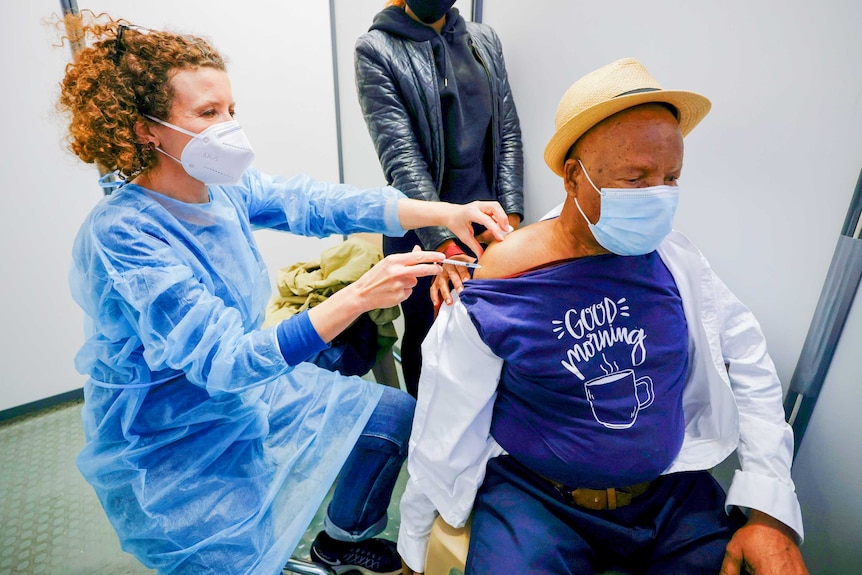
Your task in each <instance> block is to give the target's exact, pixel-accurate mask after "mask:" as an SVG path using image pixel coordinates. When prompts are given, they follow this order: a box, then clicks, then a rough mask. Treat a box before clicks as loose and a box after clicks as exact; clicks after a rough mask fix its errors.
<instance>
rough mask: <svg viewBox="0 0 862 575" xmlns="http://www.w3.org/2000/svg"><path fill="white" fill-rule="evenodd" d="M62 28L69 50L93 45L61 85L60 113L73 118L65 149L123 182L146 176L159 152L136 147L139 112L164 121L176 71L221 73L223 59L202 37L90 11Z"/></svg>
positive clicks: (147, 146)
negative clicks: (73, 46)
mask: <svg viewBox="0 0 862 575" xmlns="http://www.w3.org/2000/svg"><path fill="white" fill-rule="evenodd" d="M64 23H65V26H66V31H67V32H66V36H65V37H64V39H68V40H69V41H71V42H72V43H73V44H74V43H76V42H83V41H85V40H86V39H87V38H92V39H93V43H92V45H91V46H89V47H86V48H84V49H82V50H80V51H79V52H77V53H76V55H75V57H74V60H73V61H72V62H71V63H70V64H68V65H67V66H66V74H65V76H64V78H63V80H62V82H60V89H61V91H60V99H59V101H58V102H57V107H58V108H59V109H60V111H62V112H64V113H67V114H68V115H69V116H70V118H71V121H70V123H69V134H68V137H69V140H70V142H69V149H70V150H71V151H72V152H73V153H74V154H75V155H77V156H78V157H79V158H81V160H83V161H84V162H87V163H94V162H95V163H97V164H99V165H100V166H102V167H104V168H106V169H108V170H119V171H120V173H121V174H123V175H124V176H125V177H134V176H135V175H137V174H140V173H142V172H145V171H147V170H148V169H150V168H151V167H153V166H154V165H155V163H156V154H157V152H156V150H155V148H154V147H153V146H152V145H151V144H144V143H142V142H140V141H138V136H137V134H136V132H135V125H136V124H137V122H140V121H141V120H143V119H144V117H143V115H144V114H148V115H150V116H154V117H156V118H167V117H168V116H169V111H170V108H171V103H172V102H173V98H174V93H173V89H172V87H171V82H170V80H171V78H172V77H173V74H174V73H175V72H176V71H178V70H183V69H194V68H198V67H202V66H206V67H211V68H216V69H218V70H225V62H224V60H223V58H222V57H221V56H220V55H219V53H218V52H217V51H216V50H215V49H214V48H213V47H212V46H211V45H210V44H209V43H208V42H207V41H206V40H204V39H203V38H199V37H197V36H190V35H181V34H174V33H170V32H160V31H156V30H147V29H144V28H139V27H136V26H133V25H131V24H130V23H129V22H127V21H125V20H122V19H120V20H114V19H113V18H111V17H110V16H108V15H107V14H99V15H98V16H97V15H95V14H94V13H93V12H91V11H89V10H82V11H81V16H80V18H79V17H77V16H72V15H68V16H66V17H65V20H64ZM118 37H119V38H118Z"/></svg>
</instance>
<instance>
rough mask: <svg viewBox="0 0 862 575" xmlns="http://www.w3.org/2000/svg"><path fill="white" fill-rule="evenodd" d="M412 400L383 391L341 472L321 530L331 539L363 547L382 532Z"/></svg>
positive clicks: (402, 454) (400, 461)
mask: <svg viewBox="0 0 862 575" xmlns="http://www.w3.org/2000/svg"><path fill="white" fill-rule="evenodd" d="M415 407H416V400H414V399H413V398H412V397H410V396H409V395H408V394H406V393H404V392H403V391H400V390H397V389H394V388H391V387H384V388H383V395H382V396H381V397H380V401H379V402H378V403H377V407H375V408H374V412H373V413H372V414H371V418H370V419H369V420H368V423H366V424H365V429H363V430H362V434H361V435H360V436H359V439H358V440H357V441H356V445H354V446H353V451H351V452H350V456H349V457H348V458H347V461H346V462H345V463H344V467H342V468H341V472H340V473H339V476H338V484H337V485H336V487H335V493H333V495H332V501H330V503H329V507H328V508H327V510H326V517H325V518H324V527H325V529H326V532H327V533H328V534H329V536H330V537H332V538H333V539H337V540H339V541H362V540H363V539H367V538H369V537H373V536H374V535H377V534H378V533H380V532H381V531H383V530H384V529H385V528H386V521H387V513H386V510H387V508H388V507H389V502H390V500H391V499H392V490H393V489H394V487H395V482H396V481H397V480H398V474H399V473H400V471H401V465H402V464H403V463H404V460H405V459H406V457H407V440H408V439H409V438H410V429H411V427H412V426H413V409H414V408H415Z"/></svg>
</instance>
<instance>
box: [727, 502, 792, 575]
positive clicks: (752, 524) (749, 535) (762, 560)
mask: <svg viewBox="0 0 862 575" xmlns="http://www.w3.org/2000/svg"><path fill="white" fill-rule="evenodd" d="M796 540H797V537H796V533H795V532H794V531H793V530H792V529H791V528H790V527H788V526H786V525H785V524H783V523H781V522H780V521H778V520H777V519H774V518H772V517H770V516H769V515H767V514H765V513H762V512H760V511H757V510H756V509H752V510H751V514H750V516H749V519H748V522H747V523H746V524H745V525H743V526H742V527H741V528H740V529H739V531H737V532H736V534H734V536H733V538H732V539H731V540H730V543H728V545H727V550H726V551H725V556H724V562H723V563H722V564H721V572H720V575H739V574H740V573H742V569H743V568H745V569H746V571H747V572H748V573H752V574H756V575H808V569H807V568H806V567H805V563H804V562H803V561H802V553H801V552H800V551H799V547H798V546H797V544H796Z"/></svg>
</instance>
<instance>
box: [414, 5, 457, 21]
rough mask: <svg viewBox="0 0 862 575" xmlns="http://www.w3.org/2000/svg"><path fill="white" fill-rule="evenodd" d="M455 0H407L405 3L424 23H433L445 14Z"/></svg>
mask: <svg viewBox="0 0 862 575" xmlns="http://www.w3.org/2000/svg"><path fill="white" fill-rule="evenodd" d="M454 4H455V0H407V5H408V6H410V9H411V10H412V11H413V13H414V14H416V16H417V17H418V18H419V19H420V20H422V21H423V22H425V23H426V24H433V23H434V22H436V21H437V20H439V19H440V18H442V17H443V16H445V15H446V12H448V11H449V8H451V7H452V6H454Z"/></svg>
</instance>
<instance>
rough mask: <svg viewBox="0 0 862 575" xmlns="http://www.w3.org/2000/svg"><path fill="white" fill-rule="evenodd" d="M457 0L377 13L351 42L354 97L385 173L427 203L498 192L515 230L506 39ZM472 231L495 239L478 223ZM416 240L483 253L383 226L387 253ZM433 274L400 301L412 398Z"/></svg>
mask: <svg viewBox="0 0 862 575" xmlns="http://www.w3.org/2000/svg"><path fill="white" fill-rule="evenodd" d="M454 4H455V0H443V1H440V0H407V1H406V2H405V1H404V0H392V1H390V2H389V5H388V6H387V7H386V8H384V9H383V10H382V11H381V12H380V13H378V14H377V16H375V18H374V23H373V24H372V25H371V28H370V30H369V31H368V32H367V33H366V34H364V35H363V36H361V37H360V38H359V39H358V41H357V42H356V49H355V66H356V88H357V92H358V95H359V103H360V105H361V107H362V112H363V114H364V116H365V122H366V124H367V126H368V131H369V132H370V134H371V139H372V140H373V142H374V147H375V148H376V150H377V156H378V158H379V159H380V164H381V166H382V167H383V172H384V175H385V177H386V181H387V182H389V183H390V184H391V185H392V186H394V187H396V188H398V189H399V190H401V191H402V192H404V193H405V194H407V196H409V197H411V198H415V199H418V200H423V201H426V202H438V201H447V202H453V203H457V204H464V203H467V202H470V201H474V200H497V201H499V202H500V204H501V205H502V206H503V209H504V210H505V211H506V214H507V215H508V220H509V224H510V226H511V228H512V229H515V228H517V227H518V226H519V225H520V223H521V220H522V218H523V214H524V203H523V179H524V175H523V171H524V167H523V150H522V144H521V128H520V125H519V122H518V113H517V110H516V109H515V102H514V100H513V98H512V91H511V88H510V87H509V80H508V75H507V73H506V65H505V62H504V60H503V50H502V46H501V44H500V40H499V38H498V37H497V34H496V33H495V32H494V30H493V29H491V28H490V27H489V26H487V25H483V24H478V23H474V22H465V21H464V18H462V17H461V15H460V14H459V13H458V9H457V8H453V7H452V6H453V5H454ZM477 237H478V238H479V239H480V241H482V242H484V243H487V242H488V241H490V240H491V237H490V235H489V234H487V233H486V232H484V231H483V230H482V229H481V228H477ZM417 244H418V245H421V246H422V247H423V248H424V249H426V250H436V251H438V252H442V253H444V254H446V257H448V258H452V259H456V260H461V261H468V262H471V261H475V259H476V258H475V256H478V255H479V254H478V253H476V252H475V250H473V249H471V248H470V246H467V245H465V244H464V243H463V242H459V241H458V238H456V237H455V235H454V234H453V233H452V232H451V231H450V230H447V229H445V228H443V227H440V226H434V227H424V228H420V229H417V230H415V231H411V232H408V233H407V234H405V235H404V236H392V235H384V237H383V253H384V254H385V255H389V254H397V253H404V252H408V251H410V250H411V249H413V246H414V245H417ZM444 267H445V271H446V273H445V274H444V275H443V276H442V278H443V279H444V282H443V283H445V280H450V281H451V282H452V285H453V286H454V287H455V289H456V290H457V289H460V288H461V286H462V281H463V280H464V279H467V278H468V277H469V273H468V270H467V269H466V268H464V267H455V266H450V265H446V266H444ZM432 281H433V280H432V278H431V277H427V278H423V279H420V280H419V284H418V286H417V288H416V289H415V290H414V291H413V294H412V295H411V296H410V297H408V298H407V299H406V300H405V301H403V302H402V303H401V309H402V311H403V312H404V334H403V335H402V340H401V348H400V350H401V366H402V370H403V373H404V380H405V384H406V387H407V391H408V392H410V394H412V395H413V396H414V397H415V396H416V394H417V386H418V382H419V373H420V369H421V364H422V355H421V348H420V346H421V343H422V340H423V339H424V338H425V335H426V334H427V333H428V329H429V328H430V327H431V323H432V322H433V321H434V316H435V315H436V309H435V308H434V306H433V305H432V302H431V299H430V295H429V288H430V287H431V284H432ZM447 291H448V290H447Z"/></svg>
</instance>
